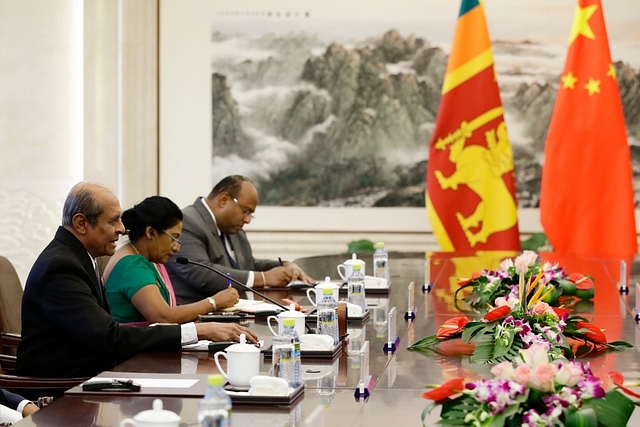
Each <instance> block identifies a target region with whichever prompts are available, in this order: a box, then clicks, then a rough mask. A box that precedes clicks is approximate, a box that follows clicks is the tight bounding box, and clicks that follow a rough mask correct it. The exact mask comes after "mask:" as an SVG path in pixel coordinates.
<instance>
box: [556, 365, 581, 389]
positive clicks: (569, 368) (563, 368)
mask: <svg viewBox="0 0 640 427" xmlns="http://www.w3.org/2000/svg"><path fill="white" fill-rule="evenodd" d="M582 377H583V373H582V367H581V366H580V365H579V364H577V363H575V362H562V363H560V369H559V370H558V375H557V376H556V382H557V383H558V384H560V385H566V386H569V387H573V386H574V385H576V384H578V381H580V380H581V379H582Z"/></svg>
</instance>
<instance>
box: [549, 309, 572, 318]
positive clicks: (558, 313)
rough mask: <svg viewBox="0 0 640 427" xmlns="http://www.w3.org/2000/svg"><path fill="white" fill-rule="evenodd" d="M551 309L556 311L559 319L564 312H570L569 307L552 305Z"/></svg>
mask: <svg viewBox="0 0 640 427" xmlns="http://www.w3.org/2000/svg"><path fill="white" fill-rule="evenodd" d="M552 309H553V311H554V312H555V313H556V315H557V316H558V318H559V319H562V316H564V315H565V314H569V313H571V309H570V308H563V307H552Z"/></svg>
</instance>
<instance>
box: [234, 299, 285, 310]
mask: <svg viewBox="0 0 640 427" xmlns="http://www.w3.org/2000/svg"><path fill="white" fill-rule="evenodd" d="M223 311H244V312H247V313H257V312H260V311H270V312H273V311H283V310H282V308H280V307H278V306H277V305H275V304H270V303H267V302H263V301H256V300H248V299H241V300H240V301H238V303H237V304H236V305H234V306H233V307H229V308H225V309H224V310H223Z"/></svg>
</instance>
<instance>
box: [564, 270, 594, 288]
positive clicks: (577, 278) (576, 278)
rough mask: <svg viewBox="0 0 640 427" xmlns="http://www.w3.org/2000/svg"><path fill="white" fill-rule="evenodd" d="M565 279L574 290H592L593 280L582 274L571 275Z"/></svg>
mask: <svg viewBox="0 0 640 427" xmlns="http://www.w3.org/2000/svg"><path fill="white" fill-rule="evenodd" d="M567 279H568V280H569V281H570V282H573V283H574V284H575V285H576V289H581V290H587V289H593V286H594V284H593V278H592V277H590V276H587V275H585V274H582V273H571V274H570V275H569V276H568V277H567Z"/></svg>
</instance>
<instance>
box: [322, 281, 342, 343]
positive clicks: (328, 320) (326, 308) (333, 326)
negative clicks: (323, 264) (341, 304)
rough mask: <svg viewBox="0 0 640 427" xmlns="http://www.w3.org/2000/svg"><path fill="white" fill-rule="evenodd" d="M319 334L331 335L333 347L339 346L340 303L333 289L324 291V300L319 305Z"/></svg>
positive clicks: (324, 289)
mask: <svg viewBox="0 0 640 427" xmlns="http://www.w3.org/2000/svg"><path fill="white" fill-rule="evenodd" d="M318 333H320V334H324V335H329V336H330V337H331V338H333V345H336V344H338V303H337V302H336V300H335V299H334V298H333V289H331V288H323V289H322V299H321V300H320V302H319V303H318Z"/></svg>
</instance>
